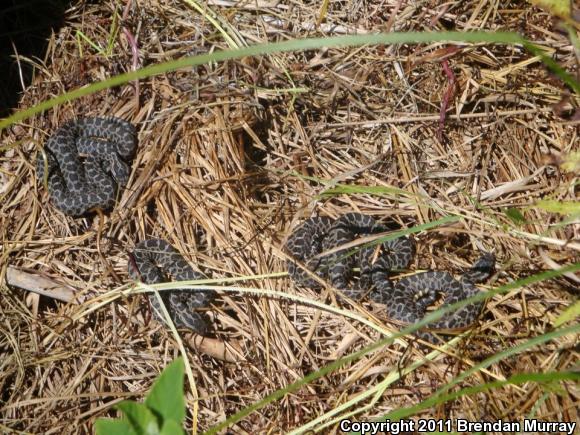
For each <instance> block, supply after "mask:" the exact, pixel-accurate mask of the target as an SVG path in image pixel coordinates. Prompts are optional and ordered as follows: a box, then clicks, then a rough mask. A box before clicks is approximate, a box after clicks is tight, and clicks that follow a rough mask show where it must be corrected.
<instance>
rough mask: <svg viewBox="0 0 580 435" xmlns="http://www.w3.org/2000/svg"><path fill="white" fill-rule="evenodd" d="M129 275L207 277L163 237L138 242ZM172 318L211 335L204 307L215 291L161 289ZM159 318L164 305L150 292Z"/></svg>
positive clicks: (156, 278) (158, 279) (147, 279)
mask: <svg viewBox="0 0 580 435" xmlns="http://www.w3.org/2000/svg"><path fill="white" fill-rule="evenodd" d="M128 272H129V276H130V277H131V278H133V279H135V280H138V281H143V282H145V283H147V284H157V283H160V282H165V281H168V280H169V278H173V279H175V280H176V281H191V280H199V279H205V276H204V275H203V274H202V273H201V272H197V271H195V270H193V268H192V267H191V266H190V265H189V264H188V263H187V261H185V259H184V258H183V256H182V255H181V254H180V253H179V252H178V251H177V250H176V249H175V248H174V247H173V246H171V245H170V244H169V243H168V242H166V241H165V240H162V239H149V240H144V241H142V242H140V243H138V244H137V245H136V246H135V250H134V251H133V253H132V259H130V261H129V262H128ZM159 294H160V295H161V299H162V300H163V302H164V304H165V308H167V311H168V312H169V315H170V317H171V320H173V323H175V326H176V327H177V328H189V329H191V330H192V331H194V332H197V333H198V334H200V335H207V334H208V332H209V331H210V324H209V321H208V318H207V315H206V314H205V313H203V312H200V310H202V309H204V308H207V307H208V306H209V304H210V303H211V301H212V299H213V298H214V296H215V294H214V292H211V291H205V290H204V291H199V290H186V289H183V290H168V291H161V292H159ZM149 301H150V302H151V305H152V306H153V309H154V310H153V311H154V312H155V314H156V316H157V318H158V319H159V320H161V321H164V320H163V316H162V314H161V307H160V305H159V300H158V299H157V296H156V295H155V294H150V295H149Z"/></svg>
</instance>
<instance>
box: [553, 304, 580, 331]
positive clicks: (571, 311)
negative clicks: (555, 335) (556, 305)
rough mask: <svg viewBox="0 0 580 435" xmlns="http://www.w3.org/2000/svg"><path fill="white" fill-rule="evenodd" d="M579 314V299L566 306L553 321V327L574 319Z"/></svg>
mask: <svg viewBox="0 0 580 435" xmlns="http://www.w3.org/2000/svg"><path fill="white" fill-rule="evenodd" d="M579 316H580V301H576V303H574V304H573V305H571V306H569V307H568V308H566V310H565V311H564V312H563V313H562V314H560V315H559V316H558V318H557V319H556V321H555V322H554V328H557V327H558V326H562V325H563V324H564V323H566V322H569V321H571V320H574V319H576V318H578V317H579Z"/></svg>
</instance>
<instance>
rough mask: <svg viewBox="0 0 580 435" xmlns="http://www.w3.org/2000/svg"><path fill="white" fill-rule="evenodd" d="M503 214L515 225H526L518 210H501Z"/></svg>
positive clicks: (512, 208)
mask: <svg viewBox="0 0 580 435" xmlns="http://www.w3.org/2000/svg"><path fill="white" fill-rule="evenodd" d="M503 212H504V214H505V215H506V216H507V217H508V218H510V220H511V221H512V222H513V223H514V224H516V225H522V224H524V223H526V218H525V217H524V215H523V214H522V212H521V211H519V209H517V208H514V207H510V208H506V209H504V210H503Z"/></svg>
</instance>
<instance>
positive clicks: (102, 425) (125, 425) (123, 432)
mask: <svg viewBox="0 0 580 435" xmlns="http://www.w3.org/2000/svg"><path fill="white" fill-rule="evenodd" d="M95 433H96V434H97V435H138V433H137V432H135V430H133V426H132V425H131V423H129V420H125V419H117V420H113V419H111V418H99V419H98V420H97V421H96V422H95Z"/></svg>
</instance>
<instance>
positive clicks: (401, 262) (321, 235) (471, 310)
mask: <svg viewBox="0 0 580 435" xmlns="http://www.w3.org/2000/svg"><path fill="white" fill-rule="evenodd" d="M386 230H387V228H386V227H384V226H382V225H380V224H378V223H377V222H376V221H375V220H374V219H373V218H372V217H370V216H367V215H363V214H361V213H347V214H345V215H343V216H341V217H340V218H338V219H336V220H333V219H330V218H326V217H314V218H310V219H307V220H306V221H305V222H304V223H302V224H301V225H300V226H298V227H297V228H296V230H294V232H293V233H292V234H291V235H290V237H289V238H288V241H287V243H286V250H287V252H288V253H289V254H290V256H291V257H292V258H293V259H294V261H288V263H287V266H288V272H289V275H290V277H291V278H292V279H293V280H294V281H295V282H296V283H297V284H299V285H303V286H306V287H311V288H317V287H320V283H319V282H318V281H317V280H316V279H314V278H313V277H312V275H311V273H309V272H308V271H306V270H305V269H303V268H302V267H300V266H299V264H298V263H302V264H303V265H304V266H306V268H307V269H308V270H309V271H310V272H313V273H315V274H316V275H317V276H318V277H320V278H322V279H326V278H328V280H329V281H330V283H331V284H332V286H333V287H335V288H337V289H339V290H340V291H341V292H342V293H343V294H345V295H346V296H348V297H350V298H352V299H354V300H359V299H361V298H362V297H363V296H364V295H365V294H367V293H369V296H370V298H371V299H372V300H373V301H375V302H378V303H381V304H385V305H386V311H387V316H388V317H389V318H390V319H392V320H395V321H398V322H402V323H405V324H412V323H416V322H418V321H420V320H422V319H423V318H424V317H425V314H426V311H427V308H428V307H429V306H430V305H431V304H433V303H434V302H435V301H436V300H437V299H438V298H439V296H440V295H441V294H443V295H444V298H443V305H450V304H453V303H455V302H458V301H461V300H464V299H466V298H469V297H471V296H473V295H475V294H477V293H478V291H479V290H478V289H477V288H476V287H475V285H474V283H477V282H482V281H484V280H486V279H487V278H489V277H490V275H491V274H492V273H493V269H494V266H495V257H494V256H493V254H490V253H485V254H483V255H482V256H481V257H480V258H479V259H478V260H477V261H476V262H475V264H474V265H473V266H472V267H471V268H470V269H469V270H468V271H466V272H465V273H464V274H463V275H462V276H461V277H460V279H455V278H454V277H453V276H452V275H451V274H449V273H448V272H444V271H430V272H424V273H418V274H415V275H412V276H409V277H406V278H403V279H401V280H399V281H398V282H397V283H395V284H394V283H393V282H392V281H391V280H390V279H389V275H390V272H391V271H392V270H394V269H406V268H407V267H408V266H409V264H410V262H411V260H412V258H413V256H414V253H415V245H414V242H413V241H412V240H411V239H408V238H405V237H400V238H397V239H394V240H391V241H387V242H383V243H382V244H381V245H380V248H381V251H382V253H381V254H380V255H379V256H378V257H377V258H376V259H374V256H375V255H374V254H375V251H376V246H370V247H369V246H366V247H365V246H364V245H363V247H362V248H357V249H356V250H355V248H352V247H351V248H344V249H337V248H339V247H340V246H341V245H345V244H347V243H350V242H352V241H354V240H355V239H357V238H359V237H361V236H367V235H370V234H374V233H379V232H384V231H386ZM327 251H331V252H330V253H329V254H327V255H324V256H322V255H320V254H322V253H323V252H327ZM353 251H354V254H352V252H353ZM356 266H358V267H360V279H359V281H358V283H356V284H354V285H351V284H350V280H351V277H352V274H353V268H354V267H356ZM482 307H483V302H477V303H472V304H468V305H465V306H463V307H461V308H460V309H458V310H456V311H454V312H451V313H447V314H446V315H444V316H443V317H441V318H440V319H438V320H437V321H435V322H433V323H430V324H429V326H428V327H429V329H435V330H450V329H465V328H467V327H469V326H470V325H471V324H473V323H474V322H475V321H476V319H477V317H478V316H479V313H480V312H481V309H482ZM417 335H418V336H419V337H420V338H422V339H424V340H427V341H429V342H437V341H438V339H437V338H436V337H435V336H434V335H433V334H430V333H428V332H424V331H420V332H418V333H417Z"/></svg>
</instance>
